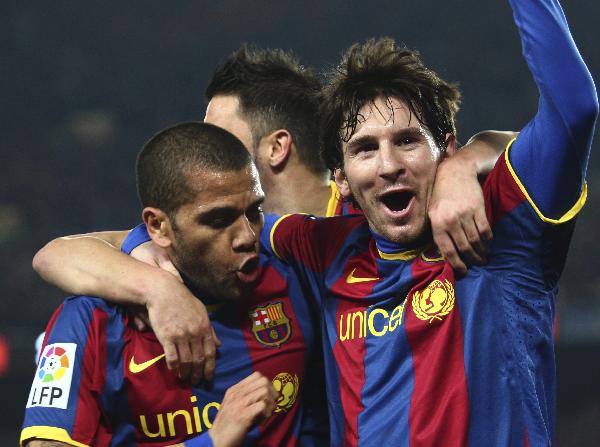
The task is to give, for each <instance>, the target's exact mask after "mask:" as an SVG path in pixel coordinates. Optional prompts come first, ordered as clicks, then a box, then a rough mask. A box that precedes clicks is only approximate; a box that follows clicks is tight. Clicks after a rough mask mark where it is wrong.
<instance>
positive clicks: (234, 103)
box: [204, 95, 255, 157]
mask: <svg viewBox="0 0 600 447" xmlns="http://www.w3.org/2000/svg"><path fill="white" fill-rule="evenodd" d="M239 104H240V101H239V99H238V97H237V96H235V95H216V96H214V97H213V98H212V99H211V100H210V102H209V103H208V106H207V107H206V115H205V116H204V122H205V123H209V124H213V125H215V126H219V127H220V128H222V129H225V130H226V131H227V132H229V133H231V134H233V135H235V136H236V137H237V139H238V140H240V141H241V142H242V143H244V146H245V147H246V149H247V150H248V152H250V154H251V155H252V156H253V157H254V156H255V154H254V144H253V139H252V132H251V130H250V126H249V125H248V122H247V121H246V120H244V118H242V117H241V116H240V113H239V111H238V107H239Z"/></svg>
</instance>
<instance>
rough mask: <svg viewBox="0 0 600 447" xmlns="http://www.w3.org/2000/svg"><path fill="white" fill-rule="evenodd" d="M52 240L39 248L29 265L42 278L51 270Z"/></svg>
mask: <svg viewBox="0 0 600 447" xmlns="http://www.w3.org/2000/svg"><path fill="white" fill-rule="evenodd" d="M53 242H54V241H52V242H49V243H48V244H46V245H45V246H44V247H43V248H42V249H40V250H39V251H38V252H37V253H36V254H35V256H34V257H33V261H32V262H31V266H32V267H33V270H34V271H35V272H36V273H37V274H38V275H40V276H41V277H42V278H44V277H45V276H46V274H47V273H48V272H49V271H50V270H52V253H51V252H52V244H53Z"/></svg>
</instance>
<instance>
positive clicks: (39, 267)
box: [33, 232, 176, 305]
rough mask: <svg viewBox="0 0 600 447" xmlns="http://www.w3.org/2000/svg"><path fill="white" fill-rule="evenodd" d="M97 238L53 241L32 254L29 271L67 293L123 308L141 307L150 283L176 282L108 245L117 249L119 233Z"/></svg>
mask: <svg viewBox="0 0 600 447" xmlns="http://www.w3.org/2000/svg"><path fill="white" fill-rule="evenodd" d="M125 234H126V233H125ZM105 235H109V236H107V237H105ZM101 236H102V237H103V238H100V237H98V234H93V233H92V234H88V235H79V236H70V237H65V238H59V239H55V240H53V241H52V242H50V243H48V244H47V245H46V246H45V247H44V248H42V249H41V250H40V251H39V252H38V253H37V254H36V256H35V258H34V260H33V268H34V270H35V271H36V272H37V273H38V274H39V275H40V276H41V277H42V278H43V279H44V280H46V281H47V282H49V283H51V284H53V285H55V286H57V287H59V288H61V289H63V290H65V291H66V292H67V293H73V294H76V295H94V296H101V297H103V298H106V299H108V300H110V301H114V302H117V303H126V304H141V305H145V304H146V301H145V300H146V296H147V290H148V288H150V287H153V286H154V285H153V283H156V282H159V281H161V282H165V281H170V280H171V281H173V282H175V281H176V280H175V278H173V279H171V278H169V276H171V275H170V274H169V273H167V272H164V271H162V270H160V269H158V268H156V267H153V266H150V265H147V264H145V263H143V262H140V261H137V260H135V259H133V258H131V257H129V256H127V255H125V254H123V253H121V252H120V251H119V250H118V249H117V248H116V247H115V246H114V245H112V243H114V244H116V245H119V246H120V244H121V243H122V241H123V239H124V237H122V233H120V232H111V233H101ZM106 239H108V240H106Z"/></svg>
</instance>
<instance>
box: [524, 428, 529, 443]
mask: <svg viewBox="0 0 600 447" xmlns="http://www.w3.org/2000/svg"><path fill="white" fill-rule="evenodd" d="M525 447H529V432H528V431H527V429H525Z"/></svg>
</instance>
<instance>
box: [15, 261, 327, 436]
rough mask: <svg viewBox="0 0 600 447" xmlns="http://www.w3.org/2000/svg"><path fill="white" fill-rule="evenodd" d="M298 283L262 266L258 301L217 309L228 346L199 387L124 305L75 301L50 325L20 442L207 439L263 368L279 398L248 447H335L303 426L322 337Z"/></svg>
mask: <svg viewBox="0 0 600 447" xmlns="http://www.w3.org/2000/svg"><path fill="white" fill-rule="evenodd" d="M297 286H298V285H297V284H294V283H293V282H292V283H290V282H288V280H287V278H286V276H285V274H283V275H282V274H281V273H280V272H279V271H277V268H276V266H273V265H264V268H263V270H262V273H261V280H260V286H259V291H257V294H256V295H255V296H254V297H252V298H251V299H250V300H249V301H248V302H245V303H242V304H239V303H238V304H227V305H222V306H219V307H217V308H216V309H214V310H212V311H211V312H210V319H211V322H212V324H213V327H214V329H215V331H216V333H217V336H218V337H219V338H220V339H221V341H222V343H223V344H222V347H220V348H219V349H218V354H217V366H216V370H215V379H214V380H213V382H211V383H209V384H204V385H200V386H198V387H193V386H190V385H189V384H188V383H186V382H183V381H181V380H179V379H178V378H177V377H176V375H175V374H174V373H173V372H172V371H169V370H168V369H167V366H166V363H165V361H164V353H163V350H162V348H161V346H160V344H159V343H158V341H157V339H156V337H155V336H154V334H153V333H152V332H138V331H137V330H135V329H134V328H132V327H130V325H129V324H128V317H127V314H126V313H125V312H124V310H123V308H121V307H120V306H115V305H111V304H108V303H106V302H105V301H103V300H101V299H98V298H91V297H75V298H69V299H67V300H66V301H65V302H64V303H63V305H62V306H61V307H60V308H59V309H58V310H57V312H56V313H55V315H54V317H53V318H52V320H51V322H50V323H49V326H48V328H47V339H46V342H45V344H44V348H43V350H42V355H41V360H40V363H39V365H38V369H37V371H36V376H35V379H34V383H33V386H32V389H31V392H30V397H29V400H28V403H27V409H26V412H25V422H24V426H23V431H22V433H21V441H22V442H24V441H25V440H28V439H33V438H38V439H50V440H56V441H62V442H65V443H67V444H71V445H76V446H84V445H86V446H92V445H93V446H109V445H115V446H116V445H119V446H120V445H129V446H150V445H152V446H164V445H169V444H173V443H176V442H182V441H184V440H186V439H190V438H192V437H195V436H198V435H201V436H202V435H204V436H206V432H207V430H208V429H209V428H210V427H211V425H212V421H213V420H214V417H215V414H216V412H217V410H218V409H219V406H220V402H221V401H222V399H223V396H224V393H225V391H226V390H227V388H229V387H230V386H232V385H234V384H235V383H237V382H239V381H240V380H241V379H243V378H244V377H247V376H248V375H250V374H251V373H252V372H253V371H260V372H261V373H262V374H264V375H265V376H266V377H268V378H270V379H271V380H272V381H273V384H274V386H275V388H276V389H278V390H280V392H281V397H280V398H279V401H278V407H277V409H276V411H275V413H274V414H273V416H271V417H270V418H269V419H268V420H267V421H266V422H265V423H264V424H262V425H260V426H258V427H256V428H254V429H253V430H252V431H251V432H250V433H249V434H248V437H247V444H248V445H273V446H275V445H277V446H279V445H288V446H293V445H296V444H298V442H299V438H301V439H302V440H303V445H322V443H327V437H326V434H327V433H326V431H325V433H323V431H324V428H325V427H309V428H308V429H305V430H308V433H306V434H304V432H303V427H302V423H303V421H304V419H305V415H304V413H303V412H304V406H303V405H302V403H303V402H302V400H303V398H302V395H303V392H304V390H303V389H304V386H305V383H304V380H305V377H307V375H308V374H307V373H309V372H310V371H309V370H310V364H309V361H308V360H309V358H311V347H312V346H313V345H314V344H315V341H314V336H315V334H314V331H313V325H314V319H313V318H312V317H311V314H310V310H309V308H308V305H307V303H306V302H305V301H304V300H303V299H301V300H293V299H291V298H290V295H291V293H289V292H288V290H290V289H291V290H294V288H295V287H297ZM313 416H314V414H313ZM309 422H310V421H309ZM315 430H316V432H315ZM324 434H325V438H323V437H322V436H323V435H324ZM206 441H209V440H208V439H206ZM206 445H211V444H210V442H207V444H206Z"/></svg>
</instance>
